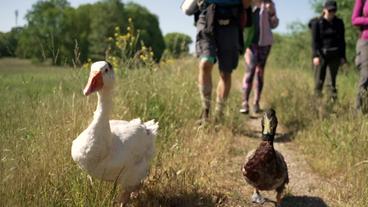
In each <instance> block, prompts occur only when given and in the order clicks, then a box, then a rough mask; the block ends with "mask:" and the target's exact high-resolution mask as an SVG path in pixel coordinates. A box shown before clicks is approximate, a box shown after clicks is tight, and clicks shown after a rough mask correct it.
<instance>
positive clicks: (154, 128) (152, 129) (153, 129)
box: [144, 119, 158, 136]
mask: <svg viewBox="0 0 368 207" xmlns="http://www.w3.org/2000/svg"><path fill="white" fill-rule="evenodd" d="M144 126H145V127H146V130H147V133H149V134H152V135H154V136H156V135H157V132H158V122H155V120H153V119H152V120H150V121H147V122H145V123H144Z"/></svg>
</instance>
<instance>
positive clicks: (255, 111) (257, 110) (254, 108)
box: [253, 103, 261, 114]
mask: <svg viewBox="0 0 368 207" xmlns="http://www.w3.org/2000/svg"><path fill="white" fill-rule="evenodd" d="M253 111H254V113H256V114H257V113H259V112H261V109H260V108H259V104H258V103H257V104H254V105H253Z"/></svg>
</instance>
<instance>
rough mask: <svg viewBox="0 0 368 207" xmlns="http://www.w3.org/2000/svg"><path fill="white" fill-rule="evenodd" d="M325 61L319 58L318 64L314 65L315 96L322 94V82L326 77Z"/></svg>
mask: <svg viewBox="0 0 368 207" xmlns="http://www.w3.org/2000/svg"><path fill="white" fill-rule="evenodd" d="M326 68H327V62H326V60H325V59H324V58H320V65H318V66H316V67H315V73H314V75H315V87H314V93H315V95H316V96H318V97H319V96H322V88H323V83H324V81H325V78H326Z"/></svg>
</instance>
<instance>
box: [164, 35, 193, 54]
mask: <svg viewBox="0 0 368 207" xmlns="http://www.w3.org/2000/svg"><path fill="white" fill-rule="evenodd" d="M192 42H193V41H192V38H191V37H190V36H188V35H186V34H183V33H177V32H173V33H168V34H166V35H165V44H166V50H167V52H168V54H169V55H170V56H172V57H174V58H178V57H180V56H181V55H187V54H188V53H189V45H190V44H191V43H192Z"/></svg>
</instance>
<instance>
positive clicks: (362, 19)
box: [351, 0, 368, 40]
mask: <svg viewBox="0 0 368 207" xmlns="http://www.w3.org/2000/svg"><path fill="white" fill-rule="evenodd" d="M367 2H368V0H366V2H365V4H364V5H363V0H355V5H354V10H353V15H352V17H351V22H352V24H353V25H354V26H357V27H361V28H363V29H362V33H361V36H360V38H362V39H365V40H368V3H367Z"/></svg>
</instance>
